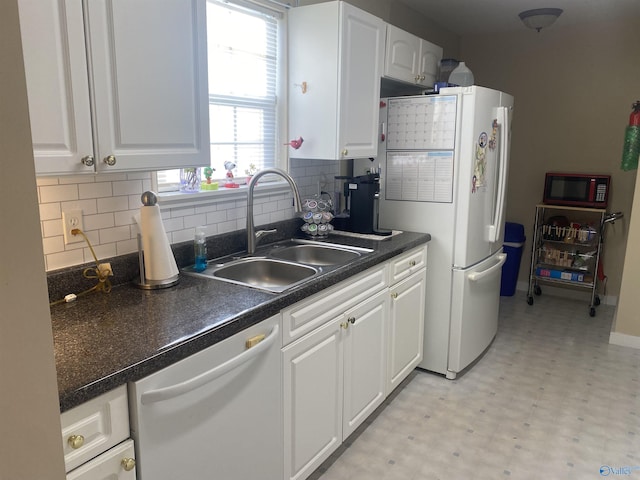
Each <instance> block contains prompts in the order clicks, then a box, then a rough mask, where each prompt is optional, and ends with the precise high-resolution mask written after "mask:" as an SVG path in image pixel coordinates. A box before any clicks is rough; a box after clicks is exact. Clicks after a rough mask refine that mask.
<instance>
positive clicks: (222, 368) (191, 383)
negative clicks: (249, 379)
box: [140, 325, 278, 405]
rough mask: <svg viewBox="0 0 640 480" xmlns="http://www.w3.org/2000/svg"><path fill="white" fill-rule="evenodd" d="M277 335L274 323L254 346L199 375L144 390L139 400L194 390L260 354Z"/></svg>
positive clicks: (161, 398)
mask: <svg viewBox="0 0 640 480" xmlns="http://www.w3.org/2000/svg"><path fill="white" fill-rule="evenodd" d="M277 336H278V325H274V327H273V329H272V330H271V333H269V335H268V336H267V337H266V338H265V339H264V340H262V341H261V342H260V343H258V344H257V345H256V346H255V347H252V348H249V349H248V350H245V351H244V352H242V353H241V354H240V355H237V356H235V357H233V358H231V359H229V360H227V361H226V362H224V363H222V364H220V365H218V366H217V367H214V368H212V369H211V370H207V371H206V372H203V373H201V374H200V375H197V376H195V377H193V378H190V379H189V380H185V381H184V382H180V383H176V384H175V385H171V386H168V387H163V388H158V389H156V390H149V391H148V392H144V393H143V394H142V395H140V402H141V403H142V404H143V405H149V404H151V403H157V402H163V401H165V400H169V399H171V398H175V397H177V396H180V395H183V394H185V393H188V392H190V391H192V390H195V389H196V388H199V387H201V386H203V385H205V384H207V383H209V382H212V381H213V380H215V379H216V378H218V377H220V376H222V375H224V374H225V373H227V372H230V371H231V370H233V369H234V368H237V367H239V366H240V365H242V364H244V363H246V362H248V361H249V360H251V359H252V358H255V357H257V356H258V355H260V354H261V353H262V352H264V351H265V350H267V349H268V348H269V347H270V346H271V345H272V344H273V342H275V340H276V337H277Z"/></svg>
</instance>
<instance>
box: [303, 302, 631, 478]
mask: <svg viewBox="0 0 640 480" xmlns="http://www.w3.org/2000/svg"><path fill="white" fill-rule="evenodd" d="M588 310H589V309H588V305H587V303H586V301H585V302H581V301H578V300H570V299H564V298H561V297H554V296H551V295H547V296H545V295H542V296H541V297H536V299H535V304H534V305H533V306H529V305H527V302H526V298H525V297H524V295H522V293H521V292H517V294H516V295H515V296H513V297H502V298H501V304H500V323H499V328H498V334H497V335H496V338H495V340H494V341H493V343H492V344H491V345H490V347H489V348H488V349H487V351H486V352H485V354H484V355H483V356H482V357H481V358H480V360H479V361H477V362H476V363H475V364H474V365H473V366H472V367H471V368H469V369H468V370H467V371H465V372H464V373H463V374H461V375H458V377H457V378H456V379H455V380H446V379H445V378H444V377H443V376H440V375H435V374H432V373H427V372H424V371H422V370H415V371H414V372H413V373H412V374H411V375H410V376H409V377H408V378H407V380H405V382H403V384H402V385H401V386H400V387H399V388H398V389H396V391H395V392H394V393H393V394H392V395H391V396H390V397H389V398H388V399H387V400H386V401H385V403H384V404H383V405H381V406H380V407H379V408H378V410H377V411H376V412H374V414H373V415H371V417H370V418H369V419H367V421H366V422H365V423H364V424H363V425H362V426H361V427H360V428H359V429H358V430H357V431H356V432H355V433H354V434H353V435H352V436H351V437H349V438H348V439H347V440H346V441H345V442H344V443H343V445H342V446H341V447H340V448H339V449H338V451H336V452H335V453H334V454H333V455H332V456H331V457H330V458H329V459H327V461H325V462H324V463H323V464H322V465H321V466H320V467H319V468H318V469H317V470H316V471H315V472H314V473H313V474H312V475H311V476H310V477H309V478H311V479H312V480H347V479H348V480H360V479H363V480H365V479H366V480H430V479H440V480H449V479H453V480H457V479H465V480H466V479H481V480H484V479H488V480H489V479H490V480H494V479H526V480H529V479H532V480H534V479H535V480H539V479H579V480H582V479H596V478H605V477H613V478H617V477H618V478H619V477H626V478H637V479H640V380H639V377H640V371H639V365H640V350H637V349H633V348H628V347H620V346H616V345H610V344H609V333H610V331H611V324H612V321H613V317H614V312H615V307H612V306H606V305H600V306H599V307H597V313H596V316H595V317H590V316H589V312H588Z"/></svg>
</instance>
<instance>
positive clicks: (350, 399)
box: [342, 290, 389, 439]
mask: <svg viewBox="0 0 640 480" xmlns="http://www.w3.org/2000/svg"><path fill="white" fill-rule="evenodd" d="M388 300H389V296H388V292H387V291H386V290H385V291H382V292H380V293H378V294H377V295H375V296H373V297H371V298H370V299H369V300H366V301H365V302H363V303H361V304H360V305H358V306H357V307H355V308H353V309H352V310H349V311H348V312H346V313H345V316H344V319H345V322H344V323H342V325H343V326H344V327H346V328H344V327H343V328H344V332H343V335H344V412H343V418H344V420H343V427H342V437H343V439H346V438H347V437H348V436H349V435H351V434H352V433H353V432H354V430H355V429H356V428H357V427H358V426H359V425H360V424H361V423H362V422H363V421H364V420H365V419H366V418H367V417H368V416H369V415H370V414H371V413H373V411H374V410H375V409H376V408H377V407H378V406H379V405H380V404H381V403H382V401H383V400H384V399H385V397H386V365H387V355H386V353H387V348H386V329H387V318H388V315H389V301H388Z"/></svg>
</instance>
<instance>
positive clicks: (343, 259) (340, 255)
mask: <svg viewBox="0 0 640 480" xmlns="http://www.w3.org/2000/svg"><path fill="white" fill-rule="evenodd" d="M270 255H271V256H272V257H275V258H280V259H282V260H289V261H291V262H299V263H304V264H307V265H317V266H327V265H342V264H345V263H348V262H350V261H351V260H355V259H356V258H358V257H359V256H360V255H361V253H360V252H358V251H357V250H352V249H347V248H339V247H335V246H324V245H317V244H302V245H293V246H291V247H285V248H281V249H275V250H273V251H272V252H271V253H270Z"/></svg>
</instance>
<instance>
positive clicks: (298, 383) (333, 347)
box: [282, 317, 344, 479]
mask: <svg viewBox="0 0 640 480" xmlns="http://www.w3.org/2000/svg"><path fill="white" fill-rule="evenodd" d="M341 323H342V317H338V318H335V319H333V320H332V321H330V322H329V323H327V324H325V325H324V326H322V327H320V328H318V329H317V330H316V331H314V332H313V333H310V334H309V335H307V336H305V337H304V338H302V339H301V340H299V341H297V342H295V343H294V344H292V345H290V346H289V347H286V348H285V349H283V351H282V357H283V366H284V378H283V385H284V398H283V401H284V412H285V416H284V468H285V475H284V478H290V479H301V478H306V477H307V476H308V475H309V474H310V473H311V472H313V470H315V469H316V468H317V467H318V465H320V464H321V463H322V462H323V461H324V460H325V459H326V458H327V457H328V456H329V455H331V452H333V451H334V450H335V449H336V448H338V447H339V446H340V444H341V443H342V398H343V377H344V371H343V368H344V367H343V365H344V357H343V354H342V352H343V340H342V329H341V327H340V324H341Z"/></svg>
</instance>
